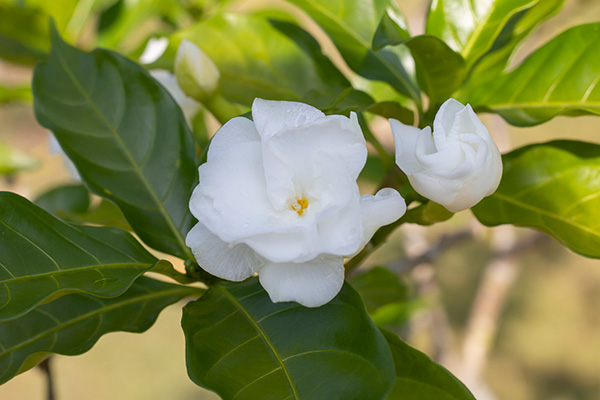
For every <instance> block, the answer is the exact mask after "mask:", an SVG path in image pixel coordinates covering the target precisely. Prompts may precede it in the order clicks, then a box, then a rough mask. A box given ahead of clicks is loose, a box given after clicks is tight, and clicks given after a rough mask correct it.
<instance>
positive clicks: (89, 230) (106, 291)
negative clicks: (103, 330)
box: [0, 192, 167, 320]
mask: <svg viewBox="0 0 600 400" xmlns="http://www.w3.org/2000/svg"><path fill="white" fill-rule="evenodd" d="M0 237H2V240H1V241H0V320H3V319H10V318H15V317H17V316H19V315H21V314H23V313H25V312H27V311H29V310H30V309H32V308H33V307H35V306H37V305H38V304H40V303H42V302H47V301H49V300H51V299H54V298H56V297H59V296H62V295H65V294H68V293H73V292H84V293H90V294H93V295H96V296H100V297H114V296H118V295H120V294H121V293H123V292H124V291H125V290H127V288H128V287H129V286H130V285H131V284H132V282H133V281H134V280H135V279H136V278H137V277H139V276H140V275H141V274H142V273H144V272H146V271H148V270H150V269H151V268H152V267H153V266H154V265H156V264H157V263H158V262H159V261H158V260H157V259H156V258H155V257H154V256H152V255H151V254H150V253H148V252H147V251H146V250H145V249H144V248H143V247H142V246H141V245H140V244H139V243H138V242H137V241H136V240H135V239H134V238H133V237H132V236H131V235H129V234H128V233H127V232H125V231H122V230H120V229H116V228H104V227H91V226H76V225H69V224H66V223H64V222H62V221H61V220H59V219H56V218H54V217H53V216H52V215H50V214H48V213H47V212H46V211H44V210H42V209H41V208H39V207H37V206H35V205H34V204H32V203H30V202H29V201H28V200H26V199H24V198H22V197H20V196H18V195H16V194H14V193H9V192H0ZM161 262H163V263H167V262H166V261H161Z"/></svg>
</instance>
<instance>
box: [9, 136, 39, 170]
mask: <svg viewBox="0 0 600 400" xmlns="http://www.w3.org/2000/svg"><path fill="white" fill-rule="evenodd" d="M38 165H39V161H38V160H37V159H35V158H33V157H32V156H30V155H28V154H25V153H23V152H21V151H19V150H17V149H15V148H14V147H12V146H9V145H8V144H6V143H4V142H0V175H10V174H14V173H16V172H19V171H26V170H28V169H33V168H35V167H37V166H38Z"/></svg>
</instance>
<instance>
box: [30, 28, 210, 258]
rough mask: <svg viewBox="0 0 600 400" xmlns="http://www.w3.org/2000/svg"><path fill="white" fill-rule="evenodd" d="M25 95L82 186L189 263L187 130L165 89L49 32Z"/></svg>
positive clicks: (120, 61) (139, 71)
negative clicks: (45, 52) (48, 45)
mask: <svg viewBox="0 0 600 400" xmlns="http://www.w3.org/2000/svg"><path fill="white" fill-rule="evenodd" d="M33 92H34V96H35V104H34V105H35V113H36V117H37V119H38V121H39V122H40V123H41V124H42V125H44V126H45V127H47V128H48V129H50V130H52V132H54V134H55V136H56V138H57V139H58V141H59V142H60V144H61V147H62V148H63V149H64V150H65V152H66V153H67V154H68V155H69V157H70V158H71V160H72V161H73V162H74V164H75V165H76V166H77V169H78V171H79V173H80V175H81V177H82V179H83V181H84V182H85V183H86V184H87V186H88V187H89V188H90V189H91V190H92V191H94V192H95V193H97V194H98V195H100V196H103V197H106V198H108V199H110V200H112V201H113V202H115V203H116V204H117V205H118V206H119V208H120V209H121V211H123V214H124V215H125V217H126V218H127V221H128V222H129V223H130V224H131V226H132V227H133V229H134V230H135V232H136V233H137V234H138V235H139V236H140V238H142V240H144V241H145V242H146V243H147V244H148V245H150V246H152V247H154V248H155V249H157V250H160V251H163V252H166V253H170V254H174V255H177V256H180V257H182V258H186V259H191V258H192V256H191V253H190V251H189V249H188V248H187V247H186V246H185V243H184V235H185V234H186V233H187V232H188V231H189V229H190V228H191V226H192V224H193V222H194V220H193V217H192V216H191V214H190V212H189V210H188V209H187V207H184V206H182V205H183V204H187V201H188V199H189V197H190V195H191V192H192V189H193V187H194V186H195V184H196V183H197V180H198V172H197V170H196V167H195V165H194V164H195V154H194V147H193V144H192V138H191V135H190V132H189V129H188V127H187V125H186V122H185V119H184V117H183V114H182V113H181V110H180V109H179V107H178V106H177V104H176V103H175V101H174V100H173V98H172V97H171V96H170V95H169V94H168V93H167V92H166V90H165V89H164V88H163V87H162V86H161V85H159V84H157V83H156V81H155V80H154V79H152V78H151V77H150V76H149V75H148V73H147V72H145V71H144V69H143V68H141V67H140V66H138V65H137V64H135V63H133V62H131V61H129V60H127V59H126V58H124V57H122V56H120V55H118V54H116V53H112V52H110V51H106V50H96V51H94V52H93V53H84V52H81V51H79V50H76V49H75V48H73V47H70V46H69V45H67V44H66V43H65V42H63V41H62V40H61V39H60V37H59V36H58V34H57V33H56V31H54V33H53V47H52V52H51V53H50V55H49V58H48V60H47V61H45V62H43V63H40V64H38V66H37V67H36V69H35V74H34V78H33ZM116 176H118V179H115V177H116Z"/></svg>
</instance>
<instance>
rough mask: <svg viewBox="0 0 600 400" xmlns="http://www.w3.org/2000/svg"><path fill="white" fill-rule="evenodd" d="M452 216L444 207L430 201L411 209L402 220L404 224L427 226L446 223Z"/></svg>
mask: <svg viewBox="0 0 600 400" xmlns="http://www.w3.org/2000/svg"><path fill="white" fill-rule="evenodd" d="M453 215H454V213H453V212H451V211H448V210H447V209H446V208H445V207H444V206H442V205H440V204H438V203H435V202H433V201H431V200H428V201H425V202H424V203H422V204H420V205H419V206H417V207H414V208H411V209H410V210H408V211H407V212H406V214H404V217H403V218H402V219H403V220H404V222H408V223H413V224H419V225H424V226H429V225H433V224H436V223H438V222H443V221H447V220H449V219H450V218H452V216H453Z"/></svg>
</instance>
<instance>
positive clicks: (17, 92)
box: [0, 85, 31, 104]
mask: <svg viewBox="0 0 600 400" xmlns="http://www.w3.org/2000/svg"><path fill="white" fill-rule="evenodd" d="M11 101H22V102H30V101H31V88H30V87H29V86H3V85H0V104H3V103H8V102H11Z"/></svg>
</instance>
